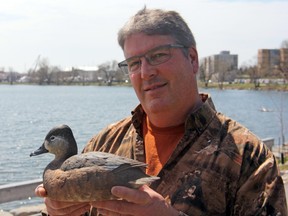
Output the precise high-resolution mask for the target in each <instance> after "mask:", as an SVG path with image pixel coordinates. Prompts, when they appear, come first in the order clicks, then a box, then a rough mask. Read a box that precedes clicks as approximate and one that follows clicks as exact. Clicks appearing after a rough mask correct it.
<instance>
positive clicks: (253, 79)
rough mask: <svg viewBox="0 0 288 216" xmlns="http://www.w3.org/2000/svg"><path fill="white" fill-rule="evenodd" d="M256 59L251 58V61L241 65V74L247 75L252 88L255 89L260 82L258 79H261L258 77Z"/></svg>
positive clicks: (258, 71)
mask: <svg viewBox="0 0 288 216" xmlns="http://www.w3.org/2000/svg"><path fill="white" fill-rule="evenodd" d="M256 60H257V57H256V56H255V57H253V59H251V60H249V61H247V62H245V63H244V64H243V65H242V67H241V68H242V71H243V73H245V74H247V75H248V76H249V78H250V83H254V88H255V89H257V88H259V87H260V82H259V79H260V78H261V76H260V70H259V68H258V66H257V62H256Z"/></svg>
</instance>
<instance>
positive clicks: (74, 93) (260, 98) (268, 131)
mask: <svg viewBox="0 0 288 216" xmlns="http://www.w3.org/2000/svg"><path fill="white" fill-rule="evenodd" d="M201 91H203V92H208V93H210V94H211V96H212V99H213V101H214V104H215V106H216V108H217V110H218V111H220V112H223V113H224V114H226V115H228V116H230V117H231V118H233V119H235V120H237V121H239V122H240V123H242V124H244V125H245V126H247V127H248V128H249V129H250V130H251V131H253V132H254V133H255V134H257V135H258V136H259V137H260V138H262V139H264V138H268V137H272V138H274V139H275V144H276V145H278V144H279V137H280V135H281V130H280V128H281V123H280V114H281V113H282V115H283V123H284V133H285V137H286V140H288V92H276V91H247V90H217V89H208V90H206V89H205V90H204V89H201ZM183 97H187V96H183ZM137 104H138V99H137V98H136V96H135V94H134V90H133V89H132V88H131V87H104V86H103V87H99V86H25V85H15V86H9V85H0V153H1V157H0V185H2V184H8V183H14V182H20V181H25V180H32V179H38V178H41V177H42V172H43V169H44V167H45V166H46V165H47V164H48V162H49V161H51V160H52V159H53V156H52V155H51V154H46V155H41V156H37V157H32V158H30V157H29V154H30V153H31V152H32V151H34V150H36V149H37V148H38V147H40V145H41V144H42V143H43V140H44V138H45V136H46V134H47V132H48V131H49V130H50V129H51V128H52V127H54V126H55V125H58V124H63V123H64V124H67V125H69V126H70V127H71V128H72V130H73V132H74V136H75V138H76V140H77V142H78V146H79V150H80V151H81V150H82V148H83V146H84V145H85V144H86V142H87V141H88V140H89V139H90V138H91V137H92V136H93V135H94V134H96V133H97V132H99V131H100V130H101V129H102V128H103V127H105V126H106V125H107V124H109V123H112V122H115V121H117V120H120V119H122V118H124V117H126V116H129V115H130V111H131V110H132V109H134V107H135V106H136V105H137ZM262 107H264V108H266V109H268V110H269V111H270V112H262V111H260V109H262ZM281 110H282V111H281ZM33 201H34V198H33V199H32V200H26V201H21V202H19V201H17V202H16V203H15V202H13V204H11V203H8V204H1V205H0V209H1V208H2V209H5V210H6V209H11V208H12V206H13V207H14V206H15V205H19V204H25V203H29V202H33ZM36 202H37V199H36Z"/></svg>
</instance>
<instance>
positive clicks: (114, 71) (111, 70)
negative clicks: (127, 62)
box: [98, 60, 123, 86]
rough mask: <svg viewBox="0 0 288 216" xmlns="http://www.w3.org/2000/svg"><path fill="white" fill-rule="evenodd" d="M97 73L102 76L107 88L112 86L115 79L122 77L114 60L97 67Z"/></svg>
mask: <svg viewBox="0 0 288 216" xmlns="http://www.w3.org/2000/svg"><path fill="white" fill-rule="evenodd" d="M98 71H99V72H101V73H103V74H104V81H105V82H106V84H107V85H108V86H111V85H112V82H113V81H114V79H115V78H116V77H118V80H117V81H120V80H119V76H120V77H123V73H122V71H121V70H120V69H119V68H118V63H117V61H116V60H113V61H110V62H106V63H103V64H101V65H99V66H98Z"/></svg>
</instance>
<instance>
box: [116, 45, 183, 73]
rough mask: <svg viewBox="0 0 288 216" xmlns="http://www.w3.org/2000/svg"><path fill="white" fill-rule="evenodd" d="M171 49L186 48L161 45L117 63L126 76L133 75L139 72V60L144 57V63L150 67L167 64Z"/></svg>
mask: <svg viewBox="0 0 288 216" xmlns="http://www.w3.org/2000/svg"><path fill="white" fill-rule="evenodd" d="M172 48H182V49H183V48H188V47H185V46H184V45H180V44H168V45H162V46H158V47H155V48H154V49H152V50H149V51H148V52H146V53H145V54H143V55H138V56H133V57H131V58H128V59H126V60H124V61H122V62H120V63H118V66H119V68H120V69H121V70H122V71H123V72H124V73H126V74H128V73H129V74H133V73H137V72H138V71H140V68H141V64H142V62H141V58H142V57H144V58H145V59H146V61H147V62H148V63H149V64H150V65H152V66H155V65H159V64H162V63H164V62H167V61H168V60H169V59H170V58H171V57H172V53H171V49H172Z"/></svg>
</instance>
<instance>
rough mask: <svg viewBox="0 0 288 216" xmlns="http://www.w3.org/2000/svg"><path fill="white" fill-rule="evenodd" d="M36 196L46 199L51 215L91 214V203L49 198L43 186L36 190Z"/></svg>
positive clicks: (73, 215)
mask: <svg viewBox="0 0 288 216" xmlns="http://www.w3.org/2000/svg"><path fill="white" fill-rule="evenodd" d="M35 194H36V196H39V197H44V202H45V205H46V209H47V212H48V214H49V215H51V216H53V215H63V216H65V215H67V216H79V215H83V214H84V213H85V212H89V210H90V208H91V206H90V204H89V203H79V202H62V201H56V200H52V199H49V198H47V197H46V196H47V193H46V191H45V189H44V187H43V184H41V185H39V186H38V187H37V188H36V189H35Z"/></svg>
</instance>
